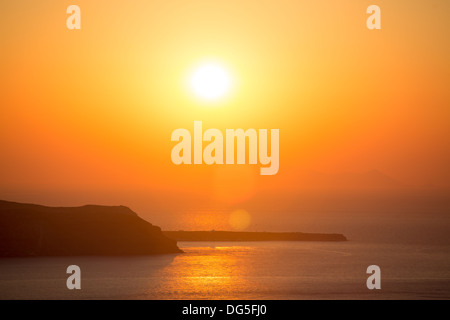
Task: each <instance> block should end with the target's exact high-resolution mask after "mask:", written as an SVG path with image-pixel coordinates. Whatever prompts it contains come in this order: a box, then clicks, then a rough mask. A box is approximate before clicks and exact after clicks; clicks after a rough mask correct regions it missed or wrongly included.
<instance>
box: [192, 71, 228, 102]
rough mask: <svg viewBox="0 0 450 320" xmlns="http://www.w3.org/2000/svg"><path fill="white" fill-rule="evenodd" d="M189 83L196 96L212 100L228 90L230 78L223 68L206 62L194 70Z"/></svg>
mask: <svg viewBox="0 0 450 320" xmlns="http://www.w3.org/2000/svg"><path fill="white" fill-rule="evenodd" d="M190 85H191V88H192V90H193V91H194V93H195V94H196V95H197V96H199V97H201V98H204V99H208V100H213V99H218V98H220V97H222V96H224V95H225V94H226V93H227V92H228V91H229V90H230V85H231V79H230V76H229V75H228V73H227V72H226V71H225V69H224V68H222V67H220V66H219V65H215V64H206V65H203V66H201V67H199V68H198V69H197V70H195V72H194V73H193V74H192V77H191V79H190Z"/></svg>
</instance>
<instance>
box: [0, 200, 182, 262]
mask: <svg viewBox="0 0 450 320" xmlns="http://www.w3.org/2000/svg"><path fill="white" fill-rule="evenodd" d="M177 252H182V251H181V250H180V249H179V248H178V247H177V244H176V241H175V240H172V239H169V238H167V237H166V236H164V235H163V233H162V232H161V229H160V228H159V227H157V226H154V225H152V224H151V223H149V222H147V221H145V220H143V219H141V218H140V217H139V216H138V215H137V214H136V213H134V212H133V211H132V210H130V209H129V208H127V207H124V206H118V207H106V206H96V205H86V206H82V207H61V208H57V207H45V206H41V205H35V204H21V203H15V202H8V201H2V200H0V257H18V256H72V255H100V256H116V255H117V256H121V255H149V254H161V253H177Z"/></svg>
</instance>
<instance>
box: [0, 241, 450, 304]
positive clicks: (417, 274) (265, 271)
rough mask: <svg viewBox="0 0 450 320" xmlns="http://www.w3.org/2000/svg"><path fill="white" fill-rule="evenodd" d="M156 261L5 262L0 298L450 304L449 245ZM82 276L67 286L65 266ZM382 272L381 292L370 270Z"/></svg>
mask: <svg viewBox="0 0 450 320" xmlns="http://www.w3.org/2000/svg"><path fill="white" fill-rule="evenodd" d="M180 247H182V248H183V250H184V251H185V253H184V254H176V255H161V256H154V257H131V258H98V257H64V258H20V259H18V258H12V259H0V299H449V298H450V254H449V253H450V246H449V245H419V244H396V245H389V244H385V243H378V244H377V243H363V242H357V241H350V242H346V243H325V242H324V243H319V242H257V243H248V242H247V243H244V242H242V243H234V242H233V243H232V242H221V243H217V242H215V243H213V242H195V243H193V242H190V243H189V242H181V243H180ZM71 264H76V265H78V266H80V268H81V273H82V280H81V281H82V282H81V286H82V289H81V290H74V291H70V290H68V289H67V288H66V279H67V275H66V273H65V271H66V268H67V266H69V265H71ZM371 264H377V265H379V266H380V267H381V281H382V282H381V284H382V288H381V290H373V291H371V290H368V289H367V288H366V279H367V275H366V273H365V272H366V268H367V266H369V265H371Z"/></svg>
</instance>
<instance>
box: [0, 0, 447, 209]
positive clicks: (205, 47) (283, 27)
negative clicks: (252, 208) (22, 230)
mask: <svg viewBox="0 0 450 320" xmlns="http://www.w3.org/2000/svg"><path fill="white" fill-rule="evenodd" d="M69 4H72V2H71V3H68V2H66V1H10V0H8V1H2V2H1V3H0V29H1V30H2V36H1V37H0V46H1V48H2V49H1V50H0V70H1V78H0V81H1V85H0V116H1V120H2V125H1V126H0V147H1V150H2V156H1V157H0V176H1V180H0V198H4V199H9V198H12V199H15V200H22V201H27V199H31V198H32V200H33V201H39V200H42V201H44V200H45V201H46V202H47V203H48V202H51V201H48V199H51V198H52V194H56V192H57V194H58V197H59V198H58V200H56V199H55V201H57V202H58V203H60V202H61V199H65V201H66V202H67V203H73V202H77V201H80V202H83V201H84V200H86V199H87V198H83V195H89V197H88V199H89V200H90V201H93V202H95V201H96V199H99V201H103V202H105V197H104V196H102V197H100V194H102V195H104V194H105V193H108V192H111V193H114V194H120V192H122V191H124V192H125V191H126V192H128V193H129V192H136V193H139V194H146V193H148V194H149V195H150V194H151V195H153V196H154V195H155V194H158V192H165V193H171V194H182V193H183V192H195V193H197V194H199V195H202V194H204V195H205V196H210V195H211V194H213V195H215V196H218V197H219V198H220V197H224V198H226V197H227V192H230V191H229V189H230V188H231V189H232V191H231V192H232V193H233V196H237V194H240V195H242V196H243V197H246V196H249V197H251V195H252V193H253V192H256V191H255V190H260V189H264V190H266V189H271V188H273V189H276V188H283V189H287V190H291V191H292V190H293V191H295V190H296V189H297V188H300V187H304V181H303V185H302V180H301V177H303V176H304V173H305V172H312V171H314V172H316V171H318V172H324V173H328V174H339V173H342V172H355V173H358V172H359V173H364V172H368V171H370V170H373V169H377V170H379V171H381V172H383V173H384V174H386V175H388V176H390V177H392V178H393V179H395V180H398V181H400V182H401V183H404V184H410V185H415V186H420V185H434V186H445V187H448V186H449V181H450V170H449V163H450V148H449V147H450V126H449V120H450V90H449V83H450V60H449V57H450V38H449V36H448V30H450V19H449V14H450V3H449V2H448V1H441V0H436V1H411V0H408V1H406V0H405V1H400V0H399V1H381V0H377V1H359V0H352V1H294V0H292V1H273V0H271V1H267V0H265V1H261V0H257V1H256V0H255V1H253V0H247V1H234V0H227V1H210V0H207V1H196V0H192V1H172V0H161V1H137V0H135V1H126V2H125V1H121V2H117V3H113V2H111V1H99V0H97V1H83V0H77V1H75V2H74V4H77V5H79V6H80V8H81V17H82V18H81V24H82V28H81V30H73V31H70V30H68V29H67V28H66V18H67V16H68V15H67V14H66V8H67V6H68V5H69ZM370 4H377V5H379V6H380V7H381V19H382V29H381V30H368V29H367V28H366V19H367V17H368V15H367V14H366V8H367V6H368V5H370ZM209 60H214V61H216V62H218V63H219V64H221V65H222V66H224V68H226V70H227V71H228V72H229V73H230V74H231V75H232V78H233V81H234V84H235V85H234V87H233V90H232V91H231V93H230V94H229V95H227V96H226V97H225V98H224V99H222V100H220V102H210V103H206V102H204V101H201V100H199V99H198V98H196V97H195V96H194V95H193V94H192V92H191V91H189V90H188V89H187V88H186V84H185V81H186V77H187V75H188V74H189V72H191V70H192V69H193V68H195V66H196V65H198V64H201V63H202V62H203V61H209ZM194 120H202V121H203V126H204V128H205V129H207V128H218V129H220V130H223V132H224V130H225V129H226V128H243V129H247V128H255V129H259V128H265V129H275V128H276V129H280V169H279V173H278V174H277V175H275V176H259V175H258V170H259V165H256V166H244V167H240V168H236V167H233V168H231V169H230V168H225V169H224V168H223V167H220V166H207V165H200V166H194V165H191V166H175V165H174V164H173V163H172V162H171V158H170V152H171V149H172V147H173V146H174V143H173V142H171V141H170V136H171V132H172V131H173V130H174V129H177V128H186V129H189V130H191V131H192V130H193V123H194ZM227 170H228V171H227ZM234 178H235V179H234ZM224 186H225V187H224ZM239 188H241V189H239ZM236 190H238V192H236ZM248 190H251V192H249V193H248V194H247V191H248ZM241 191H242V192H241ZM96 194H98V195H99V196H98V197H97V198H96ZM30 195H32V197H31V196H30ZM61 195H64V197H61ZM27 197H28V198H27ZM74 199H76V200H74ZM106 202H111V203H114V202H115V198H111V199H110V201H106Z"/></svg>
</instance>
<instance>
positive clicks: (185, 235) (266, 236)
mask: <svg viewBox="0 0 450 320" xmlns="http://www.w3.org/2000/svg"><path fill="white" fill-rule="evenodd" d="M163 233H164V234H165V235H166V236H167V237H169V238H171V239H174V240H177V241H347V238H346V237H345V236H344V235H342V234H335V233H329V234H327V233H303V232H235V231H163Z"/></svg>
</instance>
